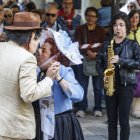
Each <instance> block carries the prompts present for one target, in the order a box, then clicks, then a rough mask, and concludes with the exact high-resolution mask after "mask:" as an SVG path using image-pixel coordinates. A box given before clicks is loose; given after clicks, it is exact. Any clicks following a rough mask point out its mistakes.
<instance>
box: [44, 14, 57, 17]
mask: <svg viewBox="0 0 140 140" xmlns="http://www.w3.org/2000/svg"><path fill="white" fill-rule="evenodd" d="M46 16H47V17H50V16H51V17H55V16H56V14H51V13H46Z"/></svg>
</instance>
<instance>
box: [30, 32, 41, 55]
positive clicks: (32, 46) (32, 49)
mask: <svg viewBox="0 0 140 140" xmlns="http://www.w3.org/2000/svg"><path fill="white" fill-rule="evenodd" d="M38 44H39V39H35V33H34V32H33V33H32V36H31V39H30V43H29V50H28V51H29V52H30V53H32V54H34V53H35V52H36V49H37V46H38Z"/></svg>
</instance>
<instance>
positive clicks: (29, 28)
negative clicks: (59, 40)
mask: <svg viewBox="0 0 140 140" xmlns="http://www.w3.org/2000/svg"><path fill="white" fill-rule="evenodd" d="M4 29H6V30H34V29H35V30H39V29H44V27H38V26H35V27H17V26H4Z"/></svg>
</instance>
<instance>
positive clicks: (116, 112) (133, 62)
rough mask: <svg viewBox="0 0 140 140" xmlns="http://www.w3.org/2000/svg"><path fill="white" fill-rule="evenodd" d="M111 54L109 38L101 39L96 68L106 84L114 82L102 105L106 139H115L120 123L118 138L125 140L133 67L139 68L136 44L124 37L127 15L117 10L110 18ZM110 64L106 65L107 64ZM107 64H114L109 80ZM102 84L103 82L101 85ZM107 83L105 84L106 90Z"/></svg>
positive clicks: (132, 83) (126, 29)
mask: <svg viewBox="0 0 140 140" xmlns="http://www.w3.org/2000/svg"><path fill="white" fill-rule="evenodd" d="M112 30H113V34H114V37H113V39H112V42H113V44H112V46H111V47H112V50H113V51H112V52H114V55H113V56H109V55H110V54H111V53H108V50H109V46H110V41H106V42H104V43H103V47H102V49H101V50H100V52H99V54H98V55H97V65H96V68H97V70H98V72H99V73H100V74H101V75H102V76H103V75H104V76H103V77H104V81H106V82H108V84H107V86H110V85H112V84H114V86H113V88H114V92H113V95H112V96H108V95H107V94H106V96H105V97H106V98H105V99H106V109H107V117H108V140H117V124H118V120H119V124H120V140H129V134H130V126H129V113H130V106H131V103H132V100H133V89H134V88H135V85H136V76H135V70H138V69H140V47H139V45H138V43H137V42H136V41H132V40H130V39H127V38H126V36H127V33H128V32H129V22H128V18H127V15H126V14H124V13H122V12H119V13H118V14H116V15H115V16H114V17H113V19H112ZM109 64H110V65H109ZM110 66H112V67H114V69H112V71H113V72H114V76H113V81H112V82H109V78H108V77H107V76H106V75H105V74H104V71H105V70H106V69H108V68H109V67H110ZM104 86H105V85H104ZM107 91H108V87H106V93H107Z"/></svg>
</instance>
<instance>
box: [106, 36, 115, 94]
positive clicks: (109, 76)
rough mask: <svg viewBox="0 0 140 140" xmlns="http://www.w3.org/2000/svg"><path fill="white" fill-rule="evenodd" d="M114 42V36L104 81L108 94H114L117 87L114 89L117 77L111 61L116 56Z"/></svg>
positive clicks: (109, 48)
mask: <svg viewBox="0 0 140 140" xmlns="http://www.w3.org/2000/svg"><path fill="white" fill-rule="evenodd" d="M113 43H114V37H113V39H112V40H111V42H110V45H109V46H108V54H107V55H108V64H107V69H106V70H105V71H104V76H105V77H106V79H105V81H104V88H105V89H106V95H108V96H112V95H113V93H114V91H115V89H114V81H115V80H114V77H115V66H114V65H113V64H111V63H110V58H111V57H112V56H114V50H113Z"/></svg>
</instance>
